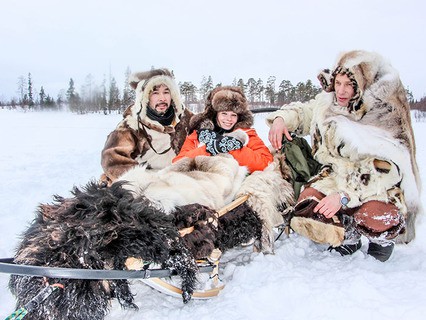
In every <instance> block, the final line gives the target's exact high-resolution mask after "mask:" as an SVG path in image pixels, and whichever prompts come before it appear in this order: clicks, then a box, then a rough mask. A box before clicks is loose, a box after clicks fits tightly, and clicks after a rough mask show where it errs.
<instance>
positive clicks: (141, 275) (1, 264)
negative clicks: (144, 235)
mask: <svg viewBox="0 0 426 320" xmlns="http://www.w3.org/2000/svg"><path fill="white" fill-rule="evenodd" d="M198 269H199V270H198V271H199V272H212V271H213V269H214V266H213V265H210V264H209V265H203V266H199V267H198ZM0 273H9V274H14V275H21V276H32V277H47V278H60V279H80V280H108V279H109V280H113V279H149V278H166V277H170V276H176V275H177V272H176V271H175V270H172V269H146V270H95V269H74V268H57V267H44V266H32V265H23V264H15V263H13V259H12V258H3V259H0Z"/></svg>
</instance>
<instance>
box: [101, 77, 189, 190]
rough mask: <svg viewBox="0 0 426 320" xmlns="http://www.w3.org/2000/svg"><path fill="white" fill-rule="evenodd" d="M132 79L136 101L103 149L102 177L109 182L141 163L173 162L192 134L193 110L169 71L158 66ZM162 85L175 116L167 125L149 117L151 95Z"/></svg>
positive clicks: (155, 165) (158, 166)
mask: <svg viewBox="0 0 426 320" xmlns="http://www.w3.org/2000/svg"><path fill="white" fill-rule="evenodd" d="M129 82H130V85H131V86H132V88H133V89H134V90H135V91H136V100H135V103H134V104H133V105H132V106H130V107H129V108H127V110H126V111H125V112H124V115H123V120H122V121H121V122H120V123H119V124H118V126H117V128H116V129H115V130H114V131H112V132H111V133H110V134H109V135H108V137H107V140H106V143H105V146H104V148H103V150H102V160H101V164H102V168H103V170H104V175H103V177H102V180H106V181H107V182H108V183H109V184H110V183H111V182H113V181H115V180H116V179H117V178H118V177H119V176H121V175H122V174H123V173H125V172H126V171H127V170H129V169H131V168H133V167H134V166H136V165H139V164H147V165H148V166H149V167H150V168H153V169H162V168H164V167H166V166H167V165H169V164H171V162H172V159H173V158H174V157H175V156H176V154H178V152H179V150H180V148H181V147H182V144H183V142H184V140H185V138H186V136H187V135H188V133H189V129H188V126H189V120H190V118H191V116H192V113H191V112H190V111H189V110H188V109H186V108H185V106H184V104H183V102H182V100H181V98H180V91H179V88H178V86H177V85H176V83H175V81H174V79H173V76H172V74H171V73H170V71H168V70H166V69H158V70H151V71H148V72H141V73H135V74H133V75H131V77H130V79H129ZM159 84H165V85H166V86H167V87H168V88H169V89H170V93H171V97H172V102H171V106H172V107H173V108H174V113H175V117H174V120H173V122H172V124H171V125H168V126H163V125H162V124H160V123H159V122H158V121H154V120H152V119H150V118H149V117H148V116H147V108H148V103H149V96H150V94H151V92H152V90H153V89H154V87H155V86H157V85H159Z"/></svg>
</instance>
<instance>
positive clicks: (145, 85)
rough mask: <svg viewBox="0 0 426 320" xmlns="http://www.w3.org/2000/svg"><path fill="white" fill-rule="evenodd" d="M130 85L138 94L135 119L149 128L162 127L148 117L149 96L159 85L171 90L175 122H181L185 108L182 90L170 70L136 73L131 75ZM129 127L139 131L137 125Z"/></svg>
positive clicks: (134, 111)
mask: <svg viewBox="0 0 426 320" xmlns="http://www.w3.org/2000/svg"><path fill="white" fill-rule="evenodd" d="M129 84H130V86H131V88H132V89H134V90H135V92H136V99H135V104H134V106H133V107H132V116H133V118H134V119H140V121H142V122H143V123H144V124H145V125H147V126H149V127H151V128H152V127H159V129H162V127H163V126H162V125H161V124H160V123H158V122H157V121H154V120H151V119H149V118H148V117H147V116H146V108H147V107H148V104H149V96H150V94H151V93H152V91H153V90H154V88H155V87H156V86H158V85H161V84H163V85H165V86H167V87H168V88H169V90H170V94H171V97H172V102H171V106H172V107H173V108H174V109H175V122H176V123H178V122H179V118H180V116H181V114H182V113H183V112H184V110H185V106H184V104H183V102H182V100H181V97H180V90H179V87H178V85H177V84H176V82H175V80H174V76H173V74H172V73H171V72H170V71H169V70H168V69H154V70H150V71H145V72H136V73H133V74H131V75H130V77H129ZM129 125H130V126H131V127H133V128H134V129H137V127H138V125H137V123H134V124H133V123H132V124H130V123H129Z"/></svg>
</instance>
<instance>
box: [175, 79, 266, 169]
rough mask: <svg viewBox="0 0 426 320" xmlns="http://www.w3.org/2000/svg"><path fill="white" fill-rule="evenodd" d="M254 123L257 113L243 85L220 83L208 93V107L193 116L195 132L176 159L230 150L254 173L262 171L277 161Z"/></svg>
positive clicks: (193, 130) (242, 164)
mask: <svg viewBox="0 0 426 320" xmlns="http://www.w3.org/2000/svg"><path fill="white" fill-rule="evenodd" d="M252 125H253V114H252V113H251V111H250V110H249V109H248V103H247V99H246V97H245V95H244V93H243V92H242V90H241V88H239V87H233V86H222V87H217V88H215V89H213V90H212V91H211V92H210V93H209V95H208V96H207V102H206V107H205V109H204V111H203V112H202V113H200V114H197V115H194V116H193V117H192V119H191V121H190V126H189V127H190V131H192V133H191V134H190V135H189V136H188V137H187V138H186V140H185V142H184V144H183V146H182V149H181V150H180V152H179V154H178V155H177V156H176V157H175V158H174V159H173V162H176V161H178V160H179V159H182V158H184V157H190V158H195V157H196V156H200V155H204V156H210V155H211V156H215V155H218V154H220V153H229V154H230V155H232V156H233V157H234V159H235V160H237V162H238V163H239V164H240V166H246V167H247V168H248V170H249V172H250V173H251V172H254V171H261V170H263V169H265V168H266V166H267V165H268V164H269V163H271V162H272V161H273V156H272V154H271V152H270V151H269V149H268V147H267V146H266V145H265V144H264V143H263V141H262V139H260V137H259V136H258V135H257V133H256V130H255V129H253V128H252Z"/></svg>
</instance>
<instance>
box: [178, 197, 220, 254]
mask: <svg viewBox="0 0 426 320" xmlns="http://www.w3.org/2000/svg"><path fill="white" fill-rule="evenodd" d="M173 215H174V217H175V225H176V227H177V228H178V229H179V230H182V229H184V228H191V227H193V228H194V230H193V231H192V232H190V233H188V234H186V235H184V236H183V237H182V241H183V243H184V244H185V246H186V247H187V248H188V250H189V251H191V253H192V255H193V256H194V258H195V259H202V258H206V257H208V256H209V255H210V254H211V252H212V251H213V249H215V241H216V238H217V233H218V230H217V224H218V222H217V214H216V211H215V210H212V209H210V208H208V207H206V206H203V205H200V204H197V203H193V204H188V205H185V206H180V207H177V208H176V210H175V211H174V212H173Z"/></svg>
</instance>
